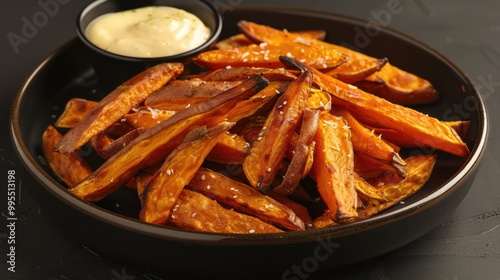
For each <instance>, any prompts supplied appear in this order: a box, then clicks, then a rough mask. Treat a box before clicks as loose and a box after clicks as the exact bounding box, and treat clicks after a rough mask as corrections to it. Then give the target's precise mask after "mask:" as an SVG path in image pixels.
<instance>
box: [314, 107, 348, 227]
mask: <svg viewBox="0 0 500 280" xmlns="http://www.w3.org/2000/svg"><path fill="white" fill-rule="evenodd" d="M314 141H315V142H316V149H315V150H314V164H313V172H314V179H315V181H316V183H317V185H318V186H317V187H318V191H319V193H320V195H321V198H322V199H323V201H324V202H325V204H326V205H327V206H328V209H329V212H330V217H331V219H332V220H334V221H339V222H340V221H342V222H345V221H350V220H352V219H354V218H356V217H357V215H358V214H357V212H356V208H357V199H358V197H357V194H356V189H355V188H354V177H353V176H354V175H353V174H354V161H353V157H354V151H353V148H352V143H351V133H350V130H349V127H348V126H347V123H346V122H345V120H343V119H338V118H336V117H334V116H332V115H330V114H329V113H327V112H322V113H321V114H320V120H319V124H318V130H317V132H316V135H315V137H314Z"/></svg>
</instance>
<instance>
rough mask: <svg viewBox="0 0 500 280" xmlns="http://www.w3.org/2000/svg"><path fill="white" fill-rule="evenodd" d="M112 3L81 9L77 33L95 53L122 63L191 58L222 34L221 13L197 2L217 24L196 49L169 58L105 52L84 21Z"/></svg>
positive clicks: (102, 0) (98, 1)
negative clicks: (88, 31)
mask: <svg viewBox="0 0 500 280" xmlns="http://www.w3.org/2000/svg"><path fill="white" fill-rule="evenodd" d="M111 1H115V0H96V1H94V2H91V3H90V4H88V5H87V6H85V7H84V8H83V9H81V10H80V12H79V13H78V15H77V17H76V33H77V35H78V38H80V40H81V41H82V42H83V43H84V44H85V45H86V46H87V47H89V48H90V49H91V50H92V51H95V52H97V53H99V54H101V55H104V56H107V57H110V58H112V59H116V60H122V61H126V62H144V63H148V62H155V61H160V60H164V61H167V60H181V59H183V58H186V57H190V56H192V55H194V54H196V53H198V52H200V51H201V50H204V49H206V48H208V47H210V46H211V45H213V44H214V43H215V42H216V41H217V39H218V38H219V36H220V34H221V32H222V27H223V20H222V15H221V13H220V12H219V10H218V9H217V8H216V7H215V6H214V5H212V4H211V3H210V2H208V1H206V0H197V1H195V2H198V3H199V4H201V5H204V6H205V7H206V8H207V9H208V10H209V11H210V12H211V14H212V15H213V19H214V22H215V28H214V30H212V29H210V31H211V34H210V36H209V37H208V39H207V40H206V41H205V42H204V43H203V44H201V45H199V46H197V47H196V48H194V49H191V50H188V51H185V52H182V53H178V54H174V55H168V56H157V57H134V56H127V55H121V54H116V53H113V52H109V51H107V50H104V49H102V48H100V47H98V46H96V45H95V44H94V43H92V42H91V41H90V40H89V39H88V38H87V36H86V35H85V30H84V29H83V28H82V19H83V17H84V16H85V15H86V14H87V13H88V12H89V11H91V10H92V9H94V8H95V7H97V6H99V5H101V4H104V3H106V2H111ZM165 6H166V5H165ZM144 7H146V6H144ZM202 21H203V20H202Z"/></svg>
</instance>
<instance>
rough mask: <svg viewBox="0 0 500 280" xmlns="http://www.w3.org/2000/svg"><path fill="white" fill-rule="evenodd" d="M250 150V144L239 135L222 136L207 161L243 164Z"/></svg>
mask: <svg viewBox="0 0 500 280" xmlns="http://www.w3.org/2000/svg"><path fill="white" fill-rule="evenodd" d="M249 150H250V144H249V143H248V142H247V141H246V140H245V138H243V137H242V136H240V135H238V134H229V133H226V134H224V135H221V137H220V138H219V141H218V142H217V143H216V144H215V146H214V147H213V148H212V150H211V151H210V153H209V154H208V156H207V160H208V161H212V162H217V163H224V164H242V163H243V160H245V157H246V155H247V154H248V151H249Z"/></svg>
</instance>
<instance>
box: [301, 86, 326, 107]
mask: <svg viewBox="0 0 500 280" xmlns="http://www.w3.org/2000/svg"><path fill="white" fill-rule="evenodd" d="M306 108H309V109H317V110H321V111H330V110H331V109H332V97H331V96H330V94H329V93H327V92H325V91H322V90H318V89H316V88H312V89H311V95H310V96H309V98H308V99H307V105H306Z"/></svg>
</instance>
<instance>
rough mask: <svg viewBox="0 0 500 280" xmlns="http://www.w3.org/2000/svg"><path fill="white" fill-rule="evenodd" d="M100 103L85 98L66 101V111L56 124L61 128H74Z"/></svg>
mask: <svg viewBox="0 0 500 280" xmlns="http://www.w3.org/2000/svg"><path fill="white" fill-rule="evenodd" d="M98 103H99V102H96V101H90V100H86V99H83V98H71V99H70V100H69V101H68V102H67V103H66V106H65V108H64V111H63V112H62V114H61V115H60V116H59V118H58V119H57V120H56V122H55V124H54V125H55V126H56V127H60V128H72V127H73V126H75V125H76V124H77V123H79V122H80V121H81V120H82V119H83V118H84V117H85V115H86V114H87V113H88V112H90V111H92V109H94V108H95V107H96V106H97V104H98Z"/></svg>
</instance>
